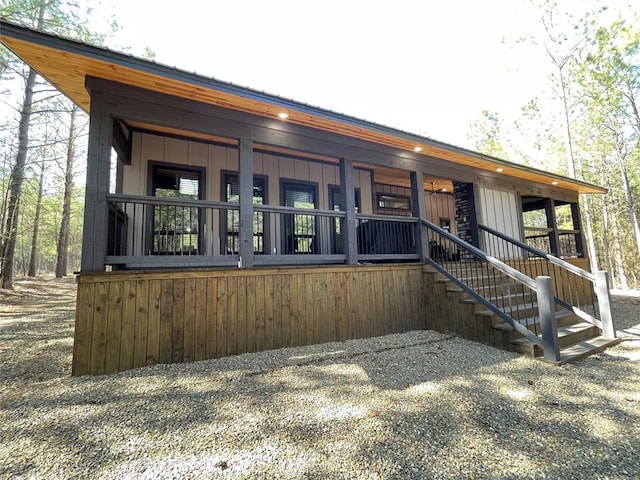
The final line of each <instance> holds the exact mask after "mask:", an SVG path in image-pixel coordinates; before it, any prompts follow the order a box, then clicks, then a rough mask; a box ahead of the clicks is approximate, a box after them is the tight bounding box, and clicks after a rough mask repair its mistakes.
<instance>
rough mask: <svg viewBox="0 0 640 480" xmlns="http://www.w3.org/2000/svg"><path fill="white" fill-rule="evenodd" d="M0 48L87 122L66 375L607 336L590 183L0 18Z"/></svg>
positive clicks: (549, 345)
mask: <svg viewBox="0 0 640 480" xmlns="http://www.w3.org/2000/svg"><path fill="white" fill-rule="evenodd" d="M0 40H1V41H2V43H3V44H4V45H5V46H6V47H7V48H9V49H10V50H11V51H13V52H14V53H15V54H16V55H17V56H19V57H20V58H21V59H22V60H24V61H25V62H26V63H28V64H29V65H31V66H32V67H33V68H34V69H36V70H37V71H38V72H39V73H40V74H41V75H42V76H43V77H45V78H46V79H47V80H48V81H49V82H51V84H52V85H54V86H55V87H56V88H58V89H59V90H60V91H62V92H63V93H65V94H66V95H67V96H68V97H69V98H71V99H72V100H73V101H74V102H75V103H76V104H78V105H79V106H80V107H82V108H83V109H84V110H85V111H86V112H88V113H89V115H90V132H89V147H88V158H87V184H86V201H85V217H84V239H83V251H82V267H81V271H80V272H78V273H77V282H78V300H77V309H76V328H75V343H74V360H73V373H74V374H75V375H82V374H99V373H109V372H114V371H118V370H125V369H130V368H134V367H140V366H144V365H150V364H154V363H158V362H160V363H167V362H187V361H195V360H201V359H207V358H213V357H220V356H225V355H233V354H239V353H243V352H255V351H259V350H264V349H271V348H279V347H285V346H295V345H305V344H311V343H318V342H325V341H339V340H345V339H349V338H359V337H366V336H374V335H384V334H389V333H398V332H405V331H409V330H414V329H425V328H434V329H438V330H440V331H445V332H446V331H452V332H456V333H459V334H461V335H464V336H466V337H468V338H471V339H474V340H478V341H483V342H486V343H488V344H491V345H495V346H497V347H500V348H508V349H513V350H518V351H523V352H529V354H531V355H543V356H544V357H545V358H547V359H549V360H551V361H555V362H563V361H567V360H570V359H573V358H578V357H580V356H582V355H586V354H588V353H590V352H593V351H595V350H598V349H602V348H606V346H607V345H610V344H611V343H612V342H615V341H616V340H615V332H614V330H613V326H612V322H611V318H610V317H611V314H610V309H609V308H608V298H609V297H608V289H607V284H606V275H605V274H604V273H603V272H593V273H591V272H589V271H588V270H589V265H588V260H587V258H585V255H584V253H585V250H584V242H583V235H582V228H581V225H580V215H579V207H578V195H579V194H583V193H584V194H599V193H603V192H604V189H603V188H601V187H598V186H595V185H591V184H588V183H585V182H581V181H578V180H574V179H569V178H565V177H562V176H559V175H555V174H552V173H548V172H544V171H540V170H536V169H533V168H529V167H526V166H522V165H516V164H512V163H509V162H506V161H503V160H500V159H497V158H493V157H489V156H486V155H481V154H479V153H476V152H472V151H469V150H465V149H463V148H458V147H455V146H452V145H447V144H445V143H441V142H437V141H433V140H430V139H428V138H424V137H421V136H418V135H414V134H410V133H407V132H403V131H400V130H396V129H393V128H389V127H386V126H383V125H378V124H374V123H371V122H366V121H363V120H360V119H357V118H352V117H349V116H346V115H342V114H337V113H335V112H332V111H327V110H323V109H321V108H315V107H311V106H309V105H306V104H303V103H299V102H295V101H292V100H288V99H285V98H281V97H277V96H273V95H269V94H266V93H262V92H257V91H254V90H251V89H248V88H243V87H238V86H236V85H233V84H230V83H225V82H220V81H217V80H214V79H210V78H205V77H202V76H199V75H196V74H193V73H187V72H184V71H181V70H178V69H175V68H170V67H167V66H164V65H159V64H156V63H153V62H150V61H146V60H142V59H139V58H134V57H131V56H128V55H124V54H121V53H116V52H113V51H110V50H107V49H103V48H99V47H94V46H90V45H86V44H83V43H80V42H76V41H70V40H66V39H63V38H59V37H56V36H52V35H48V34H44V33H39V32H35V31H32V30H29V29H26V28H23V27H19V26H16V25H12V24H9V23H5V22H3V23H2V24H1V30H0ZM112 152H115V154H112ZM112 172H115V173H114V174H113V175H112ZM112 186H113V187H112ZM560 211H562V214H563V218H569V219H570V220H569V225H568V227H569V228H567V225H564V229H561V228H559V225H558V220H557V218H558V212H560ZM533 217H535V218H537V219H538V221H539V220H540V219H542V224H536V225H532V224H529V223H528V222H527V221H526V220H527V219H529V218H533ZM565 223H566V221H565Z"/></svg>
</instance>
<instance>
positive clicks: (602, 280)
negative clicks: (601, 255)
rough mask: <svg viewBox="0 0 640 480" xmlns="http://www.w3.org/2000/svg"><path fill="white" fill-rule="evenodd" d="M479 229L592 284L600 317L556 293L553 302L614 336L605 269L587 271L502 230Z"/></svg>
mask: <svg viewBox="0 0 640 480" xmlns="http://www.w3.org/2000/svg"><path fill="white" fill-rule="evenodd" d="M478 228H479V229H480V230H484V231H486V232H488V233H490V234H492V235H495V236H496V237H498V238H501V239H502V240H504V241H506V242H509V243H511V244H512V245H515V246H517V247H518V248H521V249H523V250H525V251H528V252H530V253H533V254H534V255H536V256H538V257H540V258H543V259H545V260H547V261H548V262H550V263H552V264H553V265H556V266H558V267H560V268H562V269H564V270H567V271H569V272H571V273H573V274H575V275H577V276H579V277H581V278H583V279H585V280H587V281H589V282H591V283H592V285H593V293H594V294H595V295H596V298H597V299H598V313H599V314H600V318H599V319H598V318H596V317H594V316H593V315H590V314H588V313H587V312H585V311H584V310H582V309H580V308H578V307H576V306H575V305H571V304H570V303H568V302H566V301H564V300H563V299H561V298H559V297H558V296H557V295H555V296H554V302H555V303H556V304H557V305H559V306H560V307H562V308H564V309H565V310H567V311H569V312H571V313H573V314H574V315H576V316H577V317H579V318H580V319H582V320H584V321H586V322H588V323H591V324H592V325H595V326H596V327H598V328H600V329H601V330H602V332H603V334H604V335H606V336H608V337H612V338H615V337H616V330H615V327H614V325H613V316H612V314H611V305H610V299H609V283H608V278H607V272H605V271H597V272H595V274H594V273H591V272H588V271H587V270H584V269H582V268H580V267H578V266H576V265H573V264H572V263H569V262H567V261H565V260H562V259H561V258H558V257H556V256H555V255H551V254H550V253H547V252H544V251H543V250H540V249H538V248H535V247H532V246H531V245H527V244H526V243H524V242H521V241H520V240H518V239H515V238H512V237H509V236H508V235H505V234H504V233H502V232H499V231H497V230H495V229H493V228H491V227H488V226H486V225H478Z"/></svg>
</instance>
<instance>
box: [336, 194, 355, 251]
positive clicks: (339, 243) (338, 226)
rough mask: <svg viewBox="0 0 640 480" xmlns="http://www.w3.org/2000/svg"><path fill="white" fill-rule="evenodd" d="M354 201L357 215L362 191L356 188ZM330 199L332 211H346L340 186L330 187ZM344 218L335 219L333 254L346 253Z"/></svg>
mask: <svg viewBox="0 0 640 480" xmlns="http://www.w3.org/2000/svg"><path fill="white" fill-rule="evenodd" d="M354 197H355V198H354V201H355V205H356V213H359V212H360V189H359V188H356V189H355V190H354ZM329 199H330V201H331V210H335V211H344V208H343V207H342V202H341V201H340V200H341V197H340V187H339V186H338V185H330V186H329ZM343 220H344V219H342V218H335V219H334V226H333V232H332V235H331V253H333V254H342V253H344V249H343V248H342V235H341V234H340V232H341V227H342V225H341V224H342V221H343Z"/></svg>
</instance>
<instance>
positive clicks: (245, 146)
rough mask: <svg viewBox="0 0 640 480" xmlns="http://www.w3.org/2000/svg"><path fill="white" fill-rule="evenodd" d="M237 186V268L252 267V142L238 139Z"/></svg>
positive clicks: (242, 138) (245, 138) (244, 138)
mask: <svg viewBox="0 0 640 480" xmlns="http://www.w3.org/2000/svg"><path fill="white" fill-rule="evenodd" d="M239 147H240V148H239V151H240V153H239V160H238V164H239V167H240V168H239V172H238V184H239V189H240V226H239V234H238V235H239V240H240V241H239V248H238V250H239V254H240V257H239V258H240V260H239V261H238V267H248V268H251V267H253V260H254V258H253V141H252V140H251V139H250V138H247V137H241V138H240V145H239Z"/></svg>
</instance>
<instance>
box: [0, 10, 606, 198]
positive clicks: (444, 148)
mask: <svg viewBox="0 0 640 480" xmlns="http://www.w3.org/2000/svg"><path fill="white" fill-rule="evenodd" d="M0 41H1V42H2V43H3V44H4V45H5V46H6V47H7V48H9V49H10V50H11V51H12V52H14V53H15V54H16V55H17V56H18V57H20V58H21V59H22V60H23V61H24V62H25V63H27V64H28V65H30V66H31V67H32V68H34V69H35V70H36V71H37V72H38V73H39V74H40V75H42V76H43V77H44V78H46V79H47V80H48V81H49V82H50V83H51V84H52V85H54V86H55V87H56V88H57V89H58V90H60V91H61V92H63V93H64V94H65V95H67V96H68V97H69V98H70V99H71V100H72V101H73V102H75V103H76V104H77V105H78V106H80V107H81V108H82V109H83V110H85V111H86V112H89V108H90V97H89V93H88V92H87V89H86V88H85V77H86V76H88V75H89V76H93V77H98V78H103V79H106V80H110V81H114V82H119V83H124V84H128V85H132V86H135V87H140V88H144V89H147V90H151V91H156V92H161V93H164V94H168V95H174V96H178V97H182V98H186V99H190V100H195V101H198V102H202V103H206V104H211V105H216V106H219V107H223V108H229V109H233V110H238V111H242V112H246V113H251V114H255V115H260V116H264V117H268V118H277V117H278V115H279V114H281V113H286V114H288V117H287V119H286V121H287V122H292V123H295V124H299V125H304V126H307V127H311V128H315V129H319V130H323V131H326V132H332V133H336V134H339V135H346V136H349V137H353V138H358V139H361V140H365V141H369V142H372V143H375V144H379V145H385V146H388V147H393V148H397V149H400V150H403V151H407V152H411V154H413V155H423V156H425V157H434V158H438V159H442V160H445V161H449V162H452V163H455V164H460V165H464V166H466V167H468V168H471V169H476V170H482V171H487V172H492V173H493V174H496V172H498V171H499V169H502V170H501V171H500V172H499V174H500V175H504V176H510V177H515V178H519V179H524V180H528V181H532V182H536V183H540V184H543V185H553V186H555V187H557V188H559V189H560V188H562V189H567V190H571V191H575V192H577V193H604V192H605V191H606V189H604V188H601V187H598V186H595V185H591V184H588V183H585V182H581V181H578V180H573V179H569V178H566V177H562V176H560V175H555V174H551V173H547V172H544V171H541V170H537V169H532V168H529V167H525V166H521V165H516V164H512V163H509V162H506V161H504V160H500V159H497V158H492V157H488V156H485V155H482V154H479V153H477V152H472V151H470V150H466V149H462V148H458V147H454V146H452V145H447V144H445V143H441V142H437V141H434V140H431V139H428V138H425V137H420V136H418V135H413V134H410V133H407V132H402V131H400V130H396V129H393V128H389V127H385V126H383V125H378V124H375V123H371V122H366V121H363V120H360V119H356V118H353V117H348V116H345V115H340V114H337V113H335V112H331V111H329V110H323V109H320V108H315V107H310V106H308V105H305V104H303V103H299V102H294V101H292V100H288V99H285V98H281V97H277V96H274V95H269V94H266V93H262V92H258V91H254V90H250V89H247V88H243V87H239V86H236V85H233V84H230V83H226V82H220V81H217V80H214V79H211V78H207V77H203V76H200V75H197V74H193V73H189V72H184V71H181V70H178V69H175V68H171V67H168V66H165V65H160V64H157V63H154V62H151V61H147V60H142V59H139V58H135V57H132V56H129V55H125V54H121V53H117V52H113V51H110V50H107V49H103V48H100V47H94V46H91V45H87V44H84V43H81V42H77V41H71V40H66V39H62V38H60V37H56V36H52V35H48V34H44V33H40V32H35V31H33V30H30V29H26V28H23V27H18V26H15V25H12V24H9V23H6V22H0ZM416 147H418V148H420V151H419V152H417V151H416ZM554 182H556V183H554Z"/></svg>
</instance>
